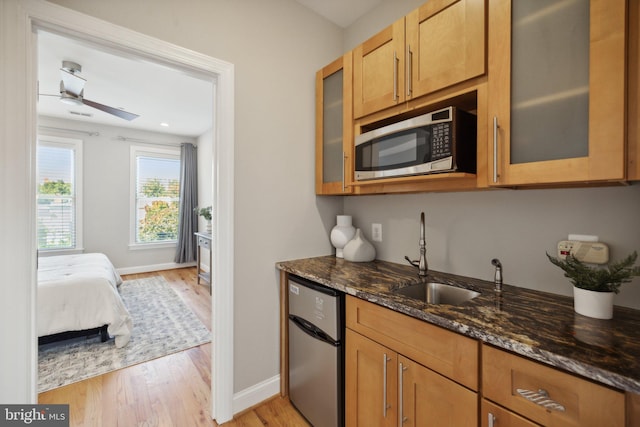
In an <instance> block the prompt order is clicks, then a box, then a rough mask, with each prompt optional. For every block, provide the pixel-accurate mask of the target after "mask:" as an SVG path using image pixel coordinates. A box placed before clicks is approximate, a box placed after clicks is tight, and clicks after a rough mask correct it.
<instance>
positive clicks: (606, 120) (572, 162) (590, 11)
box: [487, 0, 626, 186]
mask: <svg viewBox="0 0 640 427" xmlns="http://www.w3.org/2000/svg"><path fill="white" fill-rule="evenodd" d="M625 9H626V2H625V0H591V1H588V0H577V1H572V2H557V1H553V0H544V1H543V0H518V1H511V0H496V1H491V2H489V61H488V74H489V94H490V97H489V115H488V116H489V123H488V125H489V129H490V131H489V132H490V138H489V141H490V143H489V144H488V145H489V146H488V147H487V148H488V150H489V153H492V155H491V156H490V159H491V161H490V163H491V164H490V165H489V171H491V174H492V176H491V177H490V182H491V183H493V185H498V186H499V185H527V184H534V185H535V184H554V183H571V182H576V183H580V182H588V181H616V180H623V179H625V141H624V138H625V127H624V126H625V33H626V31H625V29H626V19H625V18H626V17H625Z"/></svg>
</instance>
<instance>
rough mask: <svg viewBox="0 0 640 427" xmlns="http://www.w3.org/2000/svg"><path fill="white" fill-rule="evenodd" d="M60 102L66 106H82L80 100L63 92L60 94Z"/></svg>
mask: <svg viewBox="0 0 640 427" xmlns="http://www.w3.org/2000/svg"><path fill="white" fill-rule="evenodd" d="M60 102H63V103H65V104H68V105H82V100H81V99H80V98H78V97H76V96H74V95H70V94H68V93H65V92H62V93H61V94H60Z"/></svg>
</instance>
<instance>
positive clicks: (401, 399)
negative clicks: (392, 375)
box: [398, 362, 407, 427]
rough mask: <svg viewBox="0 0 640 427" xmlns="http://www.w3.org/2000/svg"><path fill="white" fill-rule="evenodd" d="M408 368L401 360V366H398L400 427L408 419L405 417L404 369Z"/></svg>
mask: <svg viewBox="0 0 640 427" xmlns="http://www.w3.org/2000/svg"><path fill="white" fill-rule="evenodd" d="M406 370H407V368H406V367H405V366H404V365H403V364H402V362H400V366H399V367H398V391H399V392H400V397H399V399H398V427H402V424H404V422H405V421H407V419H406V418H405V417H404V371H406Z"/></svg>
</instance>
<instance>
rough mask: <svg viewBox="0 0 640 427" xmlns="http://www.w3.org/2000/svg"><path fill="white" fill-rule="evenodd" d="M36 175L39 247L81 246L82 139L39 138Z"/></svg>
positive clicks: (44, 248) (54, 248) (78, 247)
mask: <svg viewBox="0 0 640 427" xmlns="http://www.w3.org/2000/svg"><path fill="white" fill-rule="evenodd" d="M36 177H37V178H36V179H37V190H36V194H37V203H36V205H37V213H36V219H37V233H38V250H43V251H45V250H73V249H82V203H81V196H82V141H80V140H76V139H67V138H56V137H40V138H39V140H38V145H37V151H36Z"/></svg>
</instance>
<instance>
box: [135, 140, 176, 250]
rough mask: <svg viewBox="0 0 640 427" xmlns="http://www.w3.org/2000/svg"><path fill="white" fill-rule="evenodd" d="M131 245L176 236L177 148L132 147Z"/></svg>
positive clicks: (174, 239) (160, 240)
mask: <svg viewBox="0 0 640 427" xmlns="http://www.w3.org/2000/svg"><path fill="white" fill-rule="evenodd" d="M131 176H132V197H131V199H132V206H133V209H132V210H133V212H132V226H131V229H132V230H131V243H132V245H134V246H135V245H147V246H148V245H149V244H153V243H164V242H171V243H175V241H176V240H177V239H178V212H179V209H178V207H179V196H180V150H177V149H160V148H152V147H135V146H133V147H131Z"/></svg>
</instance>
